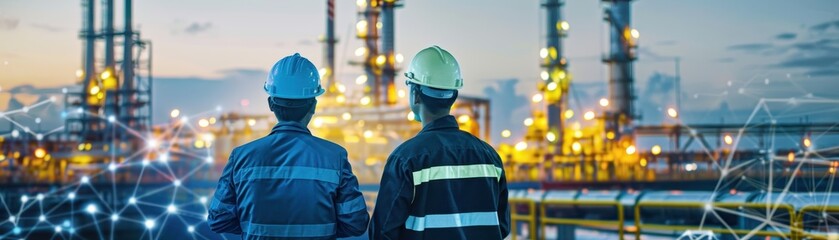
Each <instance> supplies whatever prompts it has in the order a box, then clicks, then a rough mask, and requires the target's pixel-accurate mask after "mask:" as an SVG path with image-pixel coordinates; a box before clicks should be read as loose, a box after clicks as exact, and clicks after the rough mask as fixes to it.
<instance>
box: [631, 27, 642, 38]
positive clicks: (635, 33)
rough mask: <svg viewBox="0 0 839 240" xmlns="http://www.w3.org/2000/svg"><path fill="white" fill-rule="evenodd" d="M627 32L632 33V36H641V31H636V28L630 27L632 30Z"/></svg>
mask: <svg viewBox="0 0 839 240" xmlns="http://www.w3.org/2000/svg"><path fill="white" fill-rule="evenodd" d="M629 33H630V34H631V35H632V38H635V39H637V38H639V37H641V33H640V32H638V29H632V31H630V32H629Z"/></svg>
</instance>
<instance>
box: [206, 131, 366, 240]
mask: <svg viewBox="0 0 839 240" xmlns="http://www.w3.org/2000/svg"><path fill="white" fill-rule="evenodd" d="M369 219H370V216H369V214H368V213H367V205H366V203H365V201H364V197H363V196H362V195H361V192H360V191H359V190H358V180H357V179H356V177H355V175H353V173H352V170H351V167H350V163H349V162H348V161H347V151H346V150H344V148H343V147H341V146H338V145H337V144H334V143H331V142H329V141H326V140H323V139H320V138H317V137H314V136H312V134H311V133H310V132H309V130H308V129H307V128H306V127H305V126H303V125H302V124H298V123H280V124H277V125H276V126H275V127H274V129H272V131H271V134H269V135H268V136H265V137H263V138H260V139H258V140H255V141H253V142H250V143H247V144H245V145H242V146H240V147H237V148H235V149H234V150H233V152H232V153H231V154H230V160H228V162H227V165H226V166H225V167H224V170H223V172H222V174H221V178H220V179H219V182H218V188H217V189H216V192H215V196H214V197H213V200H212V203H211V204H210V207H209V216H208V219H207V222H208V224H209V225H210V229H212V230H213V231H215V232H218V233H234V234H242V238H243V239H335V238H337V237H348V236H358V235H361V234H363V233H364V230H365V229H366V228H367V223H368V221H369Z"/></svg>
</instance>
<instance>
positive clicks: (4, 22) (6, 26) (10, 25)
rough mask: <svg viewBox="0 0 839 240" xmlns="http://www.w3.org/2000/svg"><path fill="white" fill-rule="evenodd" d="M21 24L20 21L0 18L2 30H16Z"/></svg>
mask: <svg viewBox="0 0 839 240" xmlns="http://www.w3.org/2000/svg"><path fill="white" fill-rule="evenodd" d="M19 24H20V19H17V18H5V17H0V30H6V31H11V30H15V29H16V28H17V26H18V25H19Z"/></svg>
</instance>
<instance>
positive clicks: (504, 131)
mask: <svg viewBox="0 0 839 240" xmlns="http://www.w3.org/2000/svg"><path fill="white" fill-rule="evenodd" d="M510 135H512V133H511V132H510V130H508V129H504V130H503V131H501V137H503V138H508V137H510Z"/></svg>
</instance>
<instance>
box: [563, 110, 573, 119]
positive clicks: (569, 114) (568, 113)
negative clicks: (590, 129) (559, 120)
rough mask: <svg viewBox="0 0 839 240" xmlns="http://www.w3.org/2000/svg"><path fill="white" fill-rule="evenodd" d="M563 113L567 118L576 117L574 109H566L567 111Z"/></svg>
mask: <svg viewBox="0 0 839 240" xmlns="http://www.w3.org/2000/svg"><path fill="white" fill-rule="evenodd" d="M563 115H564V116H565V119H571V118H572V117H574V110H571V109H568V110H565V113H563Z"/></svg>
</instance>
